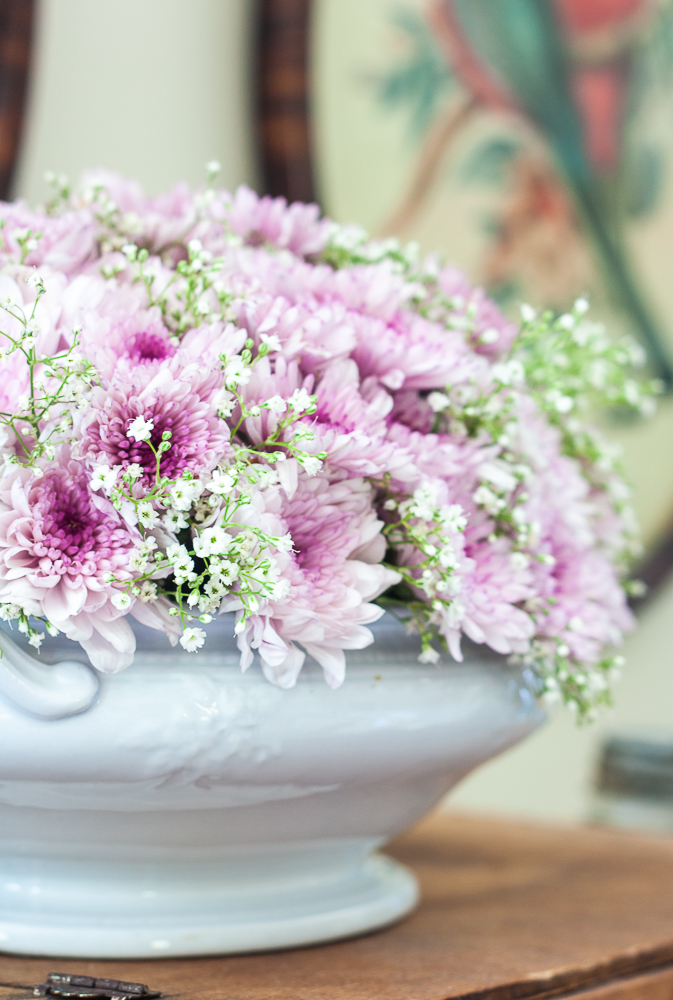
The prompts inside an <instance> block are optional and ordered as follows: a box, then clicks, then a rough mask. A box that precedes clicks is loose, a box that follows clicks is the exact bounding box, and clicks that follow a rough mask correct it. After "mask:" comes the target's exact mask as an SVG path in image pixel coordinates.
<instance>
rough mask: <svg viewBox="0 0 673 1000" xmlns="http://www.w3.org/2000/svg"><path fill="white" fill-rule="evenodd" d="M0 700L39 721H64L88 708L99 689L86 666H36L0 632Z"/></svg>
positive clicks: (65, 663) (74, 662) (66, 663)
mask: <svg viewBox="0 0 673 1000" xmlns="http://www.w3.org/2000/svg"><path fill="white" fill-rule="evenodd" d="M0 653H1V654H2V656H1V657H0V698H2V699H4V700H5V701H8V702H11V704H12V706H13V707H14V708H18V709H20V711H22V712H25V713H26V714H27V715H34V716H37V717H38V718H39V719H64V718H66V717H67V716H69V715H78V714H79V713H80V712H85V711H86V710H87V708H90V707H91V705H92V704H93V702H94V701H95V700H96V698H97V696H98V690H99V687H100V684H99V681H98V678H97V676H96V675H95V673H94V671H93V670H91V669H90V667H88V666H87V665H86V664H85V663H80V662H79V661H78V660H62V661H61V662H60V663H54V664H48V663H39V662H38V661H37V660H36V659H35V658H34V657H32V656H30V655H29V654H28V653H26V652H24V650H22V649H20V648H19V647H18V646H17V645H16V643H15V642H14V641H13V640H12V639H10V637H9V636H8V635H7V633H6V632H5V631H3V630H2V629H0Z"/></svg>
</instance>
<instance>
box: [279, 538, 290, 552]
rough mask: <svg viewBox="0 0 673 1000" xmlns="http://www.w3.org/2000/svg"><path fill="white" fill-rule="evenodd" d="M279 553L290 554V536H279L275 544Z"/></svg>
mask: <svg viewBox="0 0 673 1000" xmlns="http://www.w3.org/2000/svg"><path fill="white" fill-rule="evenodd" d="M276 548H277V549H278V551H279V552H290V551H291V549H292V535H289V534H288V535H281V536H280V538H279V539H278V540H277V542H276Z"/></svg>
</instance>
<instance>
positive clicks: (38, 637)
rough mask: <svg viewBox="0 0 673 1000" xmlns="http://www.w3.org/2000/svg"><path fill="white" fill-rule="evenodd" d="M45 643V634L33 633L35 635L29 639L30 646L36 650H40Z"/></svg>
mask: <svg viewBox="0 0 673 1000" xmlns="http://www.w3.org/2000/svg"><path fill="white" fill-rule="evenodd" d="M43 641H44V632H33V634H32V635H31V636H30V638H29V639H28V644H29V645H30V646H34V647H35V649H39V648H40V646H41V645H42V643H43Z"/></svg>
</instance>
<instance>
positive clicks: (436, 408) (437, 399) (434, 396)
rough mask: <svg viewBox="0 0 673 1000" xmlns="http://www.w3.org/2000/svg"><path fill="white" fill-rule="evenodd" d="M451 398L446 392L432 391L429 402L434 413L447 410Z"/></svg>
mask: <svg viewBox="0 0 673 1000" xmlns="http://www.w3.org/2000/svg"><path fill="white" fill-rule="evenodd" d="M450 402H451V400H450V399H449V397H448V396H447V395H446V393H445V392H431V393H430V395H429V396H428V403H429V405H430V409H431V410H432V411H433V413H441V412H442V410H445V409H446V408H447V406H448V405H449V403H450Z"/></svg>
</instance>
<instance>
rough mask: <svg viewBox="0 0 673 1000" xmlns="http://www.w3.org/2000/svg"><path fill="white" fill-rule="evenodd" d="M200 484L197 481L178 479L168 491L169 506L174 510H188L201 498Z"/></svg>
mask: <svg viewBox="0 0 673 1000" xmlns="http://www.w3.org/2000/svg"><path fill="white" fill-rule="evenodd" d="M201 491H202V484H201V482H200V481H199V480H198V479H180V480H179V481H178V482H177V483H176V484H175V486H173V487H172V488H171V490H170V491H169V494H168V495H169V497H170V500H171V505H172V506H173V507H175V509H176V510H189V509H190V507H191V506H192V504H193V503H194V501H195V500H197V499H198V498H199V497H200V496H201Z"/></svg>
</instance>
